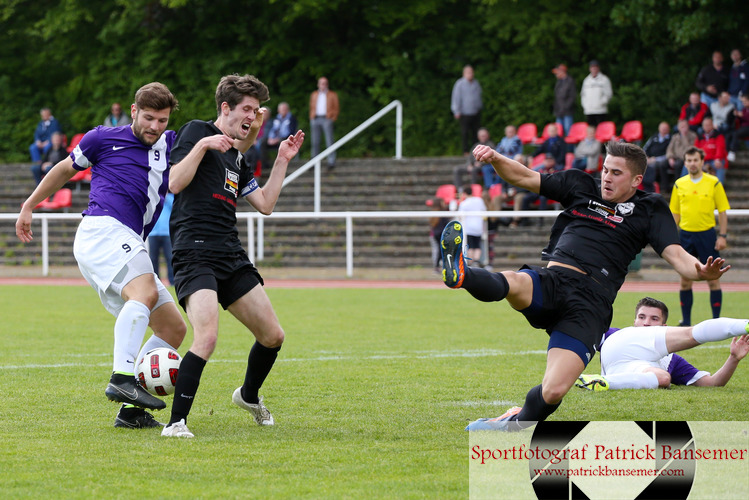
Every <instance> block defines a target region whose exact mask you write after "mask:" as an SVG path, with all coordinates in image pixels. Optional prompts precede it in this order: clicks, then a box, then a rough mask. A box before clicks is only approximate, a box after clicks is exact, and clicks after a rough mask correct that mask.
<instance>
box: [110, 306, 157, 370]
mask: <svg viewBox="0 0 749 500" xmlns="http://www.w3.org/2000/svg"><path fill="white" fill-rule="evenodd" d="M150 317H151V311H150V310H149V309H148V307H146V305H145V304H143V303H142V302H138V301H136V300H128V301H127V302H125V305H124V306H123V307H122V310H121V311H120V314H119V315H118V316H117V321H115V322H114V363H113V364H112V370H113V371H115V372H118V373H134V372H135V360H136V358H137V357H138V349H139V348H140V344H141V342H143V337H144V336H145V335H146V329H147V328H148V322H149V320H150Z"/></svg>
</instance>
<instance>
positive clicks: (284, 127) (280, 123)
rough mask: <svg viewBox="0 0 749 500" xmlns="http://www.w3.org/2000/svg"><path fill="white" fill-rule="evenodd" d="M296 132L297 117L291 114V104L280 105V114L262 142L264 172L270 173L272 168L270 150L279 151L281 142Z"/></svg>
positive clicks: (261, 154)
mask: <svg viewBox="0 0 749 500" xmlns="http://www.w3.org/2000/svg"><path fill="white" fill-rule="evenodd" d="M296 131H297V121H296V117H295V116H294V115H292V114H291V111H290V110H289V104H288V103H286V102H282V103H280V104H279V105H278V114H277V115H276V117H275V118H274V119H273V123H272V124H271V126H270V129H269V130H268V133H267V134H265V136H264V137H263V139H262V141H261V142H260V161H261V162H262V169H263V170H264V171H266V172H268V171H269V168H270V164H269V159H268V150H269V149H275V150H278V145H279V144H281V141H283V140H284V139H286V138H287V137H289V136H290V135H294V134H295V133H296Z"/></svg>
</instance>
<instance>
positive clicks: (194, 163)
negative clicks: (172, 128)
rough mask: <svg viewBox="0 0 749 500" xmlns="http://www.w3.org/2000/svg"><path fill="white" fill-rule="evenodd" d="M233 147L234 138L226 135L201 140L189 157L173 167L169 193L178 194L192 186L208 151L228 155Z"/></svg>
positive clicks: (170, 174) (170, 173)
mask: <svg viewBox="0 0 749 500" xmlns="http://www.w3.org/2000/svg"><path fill="white" fill-rule="evenodd" d="M233 147H234V141H233V140H232V138H231V137H229V136H228V135H224V134H216V135H211V136H208V137H203V138H202V139H200V140H199V141H198V142H197V143H196V144H195V145H194V146H193V147H192V149H191V150H190V152H189V153H188V154H187V156H185V157H184V158H182V161H180V162H179V163H177V164H175V165H172V168H171V170H170V172H169V191H171V192H172V193H174V194H177V193H179V192H180V191H182V190H183V189H185V188H186V187H187V186H189V185H190V183H191V182H192V179H193V178H194V177H195V172H197V170H198V165H200V162H201V161H202V160H203V156H205V152H206V151H208V150H209V149H215V150H216V151H220V152H222V153H226V152H227V151H229V150H230V149H231V148H233Z"/></svg>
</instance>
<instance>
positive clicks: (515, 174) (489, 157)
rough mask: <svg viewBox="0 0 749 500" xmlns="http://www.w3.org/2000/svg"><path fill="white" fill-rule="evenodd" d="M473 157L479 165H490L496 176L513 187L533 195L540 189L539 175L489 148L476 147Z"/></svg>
mask: <svg viewBox="0 0 749 500" xmlns="http://www.w3.org/2000/svg"><path fill="white" fill-rule="evenodd" d="M473 157H474V158H476V161H478V162H479V163H491V165H492V166H493V167H494V170H496V171H497V174H499V176H500V177H501V178H502V179H504V180H505V181H507V182H509V183H510V184H512V185H513V186H517V187H519V188H523V189H527V190H528V191H531V192H533V193H538V192H539V190H540V189H541V174H539V173H538V172H536V171H535V170H531V169H530V168H528V167H526V166H525V165H523V164H522V163H520V162H517V161H515V160H513V159H511V158H507V157H505V156H502V155H501V154H499V153H497V152H496V151H495V150H494V149H492V148H491V147H489V146H484V145H479V146H476V147H475V148H474V149H473Z"/></svg>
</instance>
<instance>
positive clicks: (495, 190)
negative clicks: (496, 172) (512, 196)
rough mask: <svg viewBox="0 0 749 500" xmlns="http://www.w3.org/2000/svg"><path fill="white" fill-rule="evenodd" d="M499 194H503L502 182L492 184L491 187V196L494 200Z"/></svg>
mask: <svg viewBox="0 0 749 500" xmlns="http://www.w3.org/2000/svg"><path fill="white" fill-rule="evenodd" d="M497 196H502V184H499V183H497V184H492V185H491V186H490V187H489V197H490V198H491V199H492V200H493V199H494V198H496V197H497Z"/></svg>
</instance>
